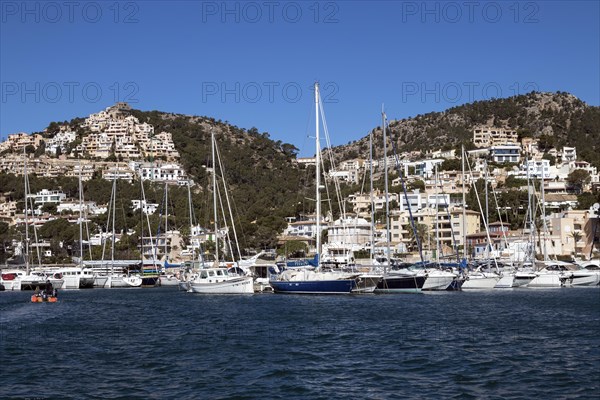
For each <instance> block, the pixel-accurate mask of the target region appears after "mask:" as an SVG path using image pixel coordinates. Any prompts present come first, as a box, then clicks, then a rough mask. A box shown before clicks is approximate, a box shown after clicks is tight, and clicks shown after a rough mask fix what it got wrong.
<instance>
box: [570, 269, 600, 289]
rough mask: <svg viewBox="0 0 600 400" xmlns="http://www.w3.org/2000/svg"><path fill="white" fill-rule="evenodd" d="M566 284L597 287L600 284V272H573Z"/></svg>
mask: <svg viewBox="0 0 600 400" xmlns="http://www.w3.org/2000/svg"><path fill="white" fill-rule="evenodd" d="M566 283H567V284H568V285H570V286H597V285H598V284H599V283H600V272H573V275H572V276H571V277H570V278H569V279H567V281H566Z"/></svg>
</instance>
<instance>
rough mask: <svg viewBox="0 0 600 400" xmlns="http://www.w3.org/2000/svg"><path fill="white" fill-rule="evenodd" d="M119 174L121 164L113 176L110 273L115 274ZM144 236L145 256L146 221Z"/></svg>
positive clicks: (142, 249)
mask: <svg viewBox="0 0 600 400" xmlns="http://www.w3.org/2000/svg"><path fill="white" fill-rule="evenodd" d="M118 174H119V164H117V170H116V172H115V175H114V176H113V192H112V201H113V205H112V240H111V243H110V246H111V250H110V260H111V264H110V272H111V273H113V272H114V266H115V210H116V208H117V175H118ZM142 207H143V206H142V204H141V203H140V209H141V208H142ZM141 233H142V236H141V241H142V246H141V247H140V250H141V251H140V254H142V255H143V254H144V220H143V219H142V232H141Z"/></svg>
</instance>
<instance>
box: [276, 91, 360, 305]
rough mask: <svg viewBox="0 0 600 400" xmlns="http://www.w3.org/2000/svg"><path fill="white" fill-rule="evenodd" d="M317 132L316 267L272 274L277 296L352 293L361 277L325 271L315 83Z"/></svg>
mask: <svg viewBox="0 0 600 400" xmlns="http://www.w3.org/2000/svg"><path fill="white" fill-rule="evenodd" d="M314 88H315V120H316V121H315V131H316V138H315V142H316V155H315V163H316V214H317V220H316V234H315V236H316V249H317V255H316V257H315V259H316V260H318V261H319V262H318V264H317V266H316V267H312V266H303V267H299V268H290V269H286V270H285V271H283V272H281V273H280V274H274V275H271V277H270V279H269V283H270V284H271V286H272V287H273V291H274V292H275V293H298V294H350V292H351V291H352V289H353V288H354V287H355V286H356V278H357V277H358V274H351V273H343V272H337V271H332V272H324V271H323V270H322V268H321V262H320V261H321V260H320V259H319V255H320V253H321V146H320V137H319V112H320V95H319V84H318V83H315V85H314Z"/></svg>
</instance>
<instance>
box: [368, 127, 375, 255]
mask: <svg viewBox="0 0 600 400" xmlns="http://www.w3.org/2000/svg"><path fill="white" fill-rule="evenodd" d="M369 176H370V178H371V179H370V181H371V191H370V193H371V260H373V256H374V252H375V237H374V236H375V204H374V201H373V130H371V133H370V134H369Z"/></svg>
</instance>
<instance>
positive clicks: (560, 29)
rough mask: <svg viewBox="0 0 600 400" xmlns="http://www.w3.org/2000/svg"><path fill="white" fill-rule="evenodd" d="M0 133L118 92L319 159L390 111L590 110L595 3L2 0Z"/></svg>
mask: <svg viewBox="0 0 600 400" xmlns="http://www.w3.org/2000/svg"><path fill="white" fill-rule="evenodd" d="M0 6H1V8H0V24H1V25H0V81H1V85H2V86H1V98H0V107H1V109H0V136H1V137H2V138H5V137H6V135H7V134H9V133H14V132H20V131H25V132H34V131H40V130H42V129H43V128H45V127H46V126H47V124H48V122H50V121H56V120H68V119H71V118H73V117H75V116H87V115H88V114H90V113H93V112H96V111H99V110H101V109H104V108H105V107H107V106H109V105H111V104H113V103H114V102H115V101H116V100H119V101H128V102H130V103H131V105H132V106H134V107H135V108H139V109H142V110H162V111H171V112H179V113H186V114H196V115H207V116H211V117H215V118H217V119H221V120H226V121H229V122H230V123H233V124H235V125H237V126H240V127H244V128H251V127H257V128H258V129H259V131H261V132H265V131H266V132H269V133H270V135H271V137H272V138H273V139H275V140H281V141H284V142H289V143H293V144H295V145H296V146H297V147H298V148H299V149H300V155H306V156H307V155H311V154H313V153H314V144H313V140H312V139H310V138H309V136H310V135H313V132H312V129H313V124H312V123H311V119H312V118H314V117H313V115H312V114H313V109H314V107H313V105H312V94H311V85H312V84H313V82H314V81H319V82H320V83H321V90H322V95H323V97H324V103H325V104H324V108H325V113H326V117H327V122H328V128H329V132H330V136H331V140H332V142H333V144H345V143H347V142H349V141H352V140H356V139H359V138H361V137H363V136H364V135H366V134H367V133H368V131H369V130H370V129H371V128H373V127H374V126H377V125H379V124H380V114H379V113H380V109H381V104H382V103H385V107H386V111H387V114H388V116H389V117H390V118H404V117H410V116H415V115H417V114H421V113H426V112H430V111H440V110H444V109H446V108H449V107H452V106H456V105H459V104H463V103H467V102H471V101H473V100H481V99H487V98H490V97H507V96H510V95H514V94H520V93H526V92H529V91H531V90H534V89H535V90H540V91H557V90H560V91H567V92H571V93H573V94H574V95H575V96H577V97H579V98H580V99H582V100H584V101H585V102H587V103H588V104H591V105H596V106H597V105H599V104H600V72H599V71H600V28H599V23H600V22H599V21H600V7H599V2H597V1H581V2H573V1H570V2H560V1H532V2H528V1H524V2H517V1H506V2H505V1H496V2H480V1H473V2H462V1H459V2H422V1H414V2H413V1H404V2H400V1H398V2H392V1H382V2H361V1H338V2H333V1H332V2H328V1H325V2H313V1H309V2H302V1H291V2H284V1H273V2H268V1H257V2H252V1H250V2H228V3H224V2H221V1H204V2H200V1H173V2H162V1H138V2H128V1H124V2H118V3H117V2H115V1H106V2H103V1H96V2H85V1H79V2H71V3H69V2H62V1H58V2H22V1H6V0H2V1H1V2H0Z"/></svg>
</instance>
